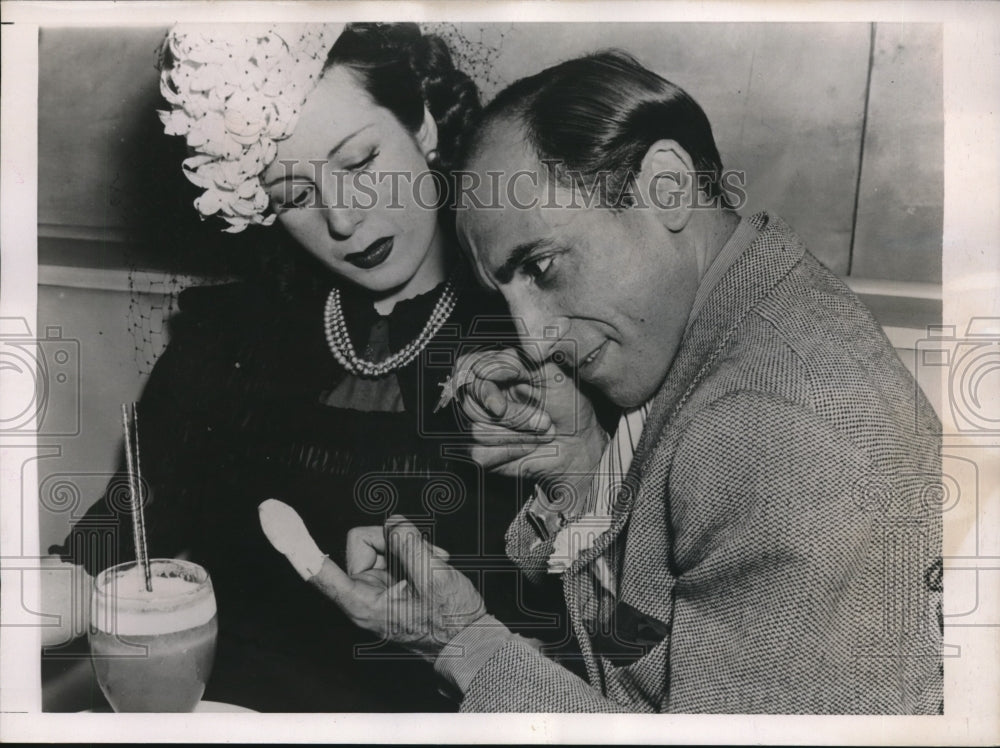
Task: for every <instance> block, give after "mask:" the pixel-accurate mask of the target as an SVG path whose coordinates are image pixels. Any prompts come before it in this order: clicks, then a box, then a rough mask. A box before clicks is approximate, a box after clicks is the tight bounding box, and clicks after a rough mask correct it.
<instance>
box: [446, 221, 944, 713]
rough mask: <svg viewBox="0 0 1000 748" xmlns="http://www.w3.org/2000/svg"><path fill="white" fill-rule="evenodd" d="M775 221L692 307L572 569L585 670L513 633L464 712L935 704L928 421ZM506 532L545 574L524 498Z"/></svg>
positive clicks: (934, 557)
mask: <svg viewBox="0 0 1000 748" xmlns="http://www.w3.org/2000/svg"><path fill="white" fill-rule="evenodd" d="M765 220H766V225H765V226H764V227H763V229H762V230H761V232H760V234H759V235H758V236H757V238H756V239H755V240H754V241H753V243H752V244H751V245H750V246H749V247H748V249H747V250H746V251H745V252H744V253H743V254H742V255H741V256H740V257H739V259H737V260H736V262H735V263H734V264H733V265H732V266H731V267H730V268H729V270H728V271H727V272H726V273H725V275H724V276H723V277H722V279H721V280H720V282H719V283H718V285H717V286H716V287H715V288H714V290H713V291H712V292H711V293H710V295H709V296H708V297H707V300H706V302H705V304H704V305H703V307H702V308H701V311H700V312H699V313H698V314H697V316H696V317H695V318H694V319H693V320H692V321H691V322H690V324H689V327H688V330H687V332H686V334H685V336H684V339H683V341H682V343H681V346H680V349H679V351H678V354H677V356H676V357H675V359H674V362H673V364H672V366H671V369H670V370H669V372H668V374H667V377H666V379H665V381H664V383H663V385H662V386H661V388H660V390H659V392H658V393H657V394H656V395H655V397H654V399H653V402H652V409H651V411H650V414H649V418H648V420H647V422H646V426H645V428H644V430H643V434H642V438H641V440H640V442H639V444H638V447H637V450H636V454H635V458H634V460H633V463H632V466H631V468H630V470H629V474H628V476H627V478H626V481H625V485H624V487H623V489H622V490H621V491H620V492H619V494H618V498H617V500H616V503H615V506H614V510H613V519H612V524H611V527H610V529H609V530H608V531H607V532H606V533H604V534H603V535H602V536H601V537H600V538H598V540H597V541H596V542H595V543H594V545H593V546H592V547H591V548H590V549H588V550H587V551H585V552H584V553H583V554H581V556H580V557H579V558H578V559H577V560H576V561H575V562H574V563H573V564H572V565H571V567H570V568H569V570H568V571H567V572H565V574H564V575H563V589H564V593H565V602H566V605H567V609H568V613H569V616H570V618H571V623H572V628H573V631H574V633H575V636H576V638H577V639H578V641H579V644H580V649H581V651H582V655H583V659H584V663H585V670H586V674H587V680H584V679H583V678H581V677H578V676H577V675H575V674H573V673H572V672H571V671H570V670H568V669H566V668H564V667H562V666H561V665H560V664H559V663H557V662H555V661H553V659H551V658H548V657H546V656H545V650H544V648H543V650H542V651H541V652H539V651H537V650H536V649H534V648H532V647H530V646H528V645H526V644H525V643H524V642H523V641H518V640H512V641H509V642H507V643H506V644H504V645H503V646H501V647H499V648H498V649H497V651H496V652H495V653H494V654H493V655H492V656H490V657H489V659H487V661H486V663H485V665H484V666H483V667H482V668H480V669H479V671H478V672H477V673H476V675H475V677H474V678H473V679H472V681H471V683H470V684H469V685H468V687H467V688H466V690H465V694H464V701H463V703H462V707H461V708H462V710H463V711H532V712H566V711H581V712H599V711H634V712H721V713H772V714H773V713H833V714H846V713H890V714H905V713H940V711H941V710H942V708H943V707H942V669H941V629H940V621H941V619H940V615H941V614H940V602H941V585H940V577H941V575H940V569H941V566H940V555H941V512H940V504H938V505H937V506H935V504H934V502H932V501H928V500H927V497H928V496H929V495H932V494H933V490H932V488H933V486H935V485H938V483H939V481H940V472H941V458H940V444H939V437H938V436H937V434H939V432H940V429H939V425H938V421H937V417H936V416H935V414H934V412H933V410H932V409H931V407H930V405H929V404H928V402H927V401H926V399H925V397H924V396H923V394H922V393H921V392H920V390H919V388H918V387H917V386H916V385H915V382H914V380H913V378H912V377H911V375H910V374H909V372H908V371H907V369H906V368H905V366H904V365H903V363H902V362H901V361H900V360H899V358H898V356H897V355H896V353H895V351H894V350H893V348H892V346H891V344H890V343H889V341H888V340H887V339H886V337H885V335H884V334H883V332H882V330H881V328H880V327H879V326H878V324H877V323H876V322H875V320H874V319H873V318H872V316H871V314H870V313H869V312H868V310H867V309H866V308H865V307H864V306H863V305H862V304H861V303H860V302H859V301H858V299H857V298H856V297H855V296H854V295H853V294H852V293H851V291H850V290H849V289H848V288H847V287H846V286H845V285H844V284H843V283H842V282H841V281H840V280H838V279H837V278H836V277H835V276H834V275H833V274H832V273H831V272H830V271H829V270H827V269H826V268H825V267H824V266H823V265H822V264H820V263H819V262H818V261H817V260H816V259H815V258H814V257H813V256H812V255H811V254H810V253H809V252H808V251H806V249H805V247H804V246H803V244H802V242H801V241H800V240H799V239H798V238H797V237H796V236H795V235H794V233H793V232H792V231H791V229H790V228H789V227H788V226H787V225H786V224H785V223H784V222H783V221H782V220H781V219H780V218H777V217H775V216H770V217H766V216H765ZM929 488H930V489H931V490H928V489H929ZM507 543H508V546H507V547H508V553H509V554H510V555H511V556H512V558H514V559H515V560H516V561H517V562H518V564H519V565H520V566H521V567H522V570H523V571H524V572H525V573H526V574H527V575H528V576H529V578H531V577H537V576H538V575H539V574H540V573H544V568H545V560H546V558H547V556H548V554H549V552H550V551H551V542H549V543H548V544H545V543H542V544H541V545H539V544H538V542H537V535H536V534H535V531H534V530H533V528H532V527H531V525H530V523H529V522H528V521H527V519H526V517H525V512H524V510H522V511H521V513H520V514H519V515H518V517H517V518H516V519H515V521H514V523H513V524H512V525H511V527H510V529H509V530H508V533H507ZM599 556H603V557H604V558H605V560H606V561H607V563H608V564H609V566H610V568H611V569H612V572H613V573H614V574H615V578H616V585H615V589H616V593H615V594H614V596H611V595H610V594H608V593H606V592H605V594H602V589H601V588H600V587H599V586H598V585H596V584H595V577H594V574H593V573H592V569H591V568H590V567H591V565H592V564H593V563H594V561H595V559H597V558H598V557H599Z"/></svg>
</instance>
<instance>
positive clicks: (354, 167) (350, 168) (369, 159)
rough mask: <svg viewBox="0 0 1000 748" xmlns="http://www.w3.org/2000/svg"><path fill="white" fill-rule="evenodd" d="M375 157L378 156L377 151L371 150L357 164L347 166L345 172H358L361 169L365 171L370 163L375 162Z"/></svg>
mask: <svg viewBox="0 0 1000 748" xmlns="http://www.w3.org/2000/svg"><path fill="white" fill-rule="evenodd" d="M376 156H378V151H376V150H372V151H371V152H370V153H369V154H368V155H367V156H365V157H364V158H363V159H362V160H361V161H358V162H357V163H354V164H351V165H350V166H348V167H347V170H348V171H360V170H362V169H365V168H367V167H369V166H371V163H372V161H374V160H375V157H376Z"/></svg>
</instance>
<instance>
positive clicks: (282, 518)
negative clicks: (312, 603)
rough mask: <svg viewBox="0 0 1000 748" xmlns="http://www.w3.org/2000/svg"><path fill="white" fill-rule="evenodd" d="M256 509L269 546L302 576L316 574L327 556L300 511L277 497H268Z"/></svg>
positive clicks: (310, 576)
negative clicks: (314, 538) (281, 554)
mask: <svg viewBox="0 0 1000 748" xmlns="http://www.w3.org/2000/svg"><path fill="white" fill-rule="evenodd" d="M257 509H258V511H259V512H260V526H261V528H262V529H263V530H264V534H265V535H266V536H267V539H268V540H270V541H271V545H273V546H274V547H275V549H276V550H278V551H281V552H282V553H283V554H285V557H286V558H287V559H288V561H289V563H290V564H291V565H292V566H294V567H295V571H297V572H298V573H299V574H300V575H301V576H302V578H303V579H305V580H307V581H308V580H310V579H312V578H313V577H314V576H316V575H317V574H318V573H319V570H320V569H322V568H323V561H324V560H325V559H326V558H327V556H326V554H325V553H323V552H322V551H321V550H320V549H319V546H318V545H316V541H315V540H313V538H312V535H310V534H309V530H307V529H306V525H305V522H303V521H302V517H300V516H299V513H298V512H296V511H295V510H294V509H292V508H291V507H290V506H288V504H286V503H285V502H283V501H278V500H277V499H267V500H266V501H263V502H261V504H260V506H259V507H257Z"/></svg>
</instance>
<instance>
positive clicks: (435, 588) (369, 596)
mask: <svg viewBox="0 0 1000 748" xmlns="http://www.w3.org/2000/svg"><path fill="white" fill-rule="evenodd" d="M275 505H280V509H281V511H273V510H275V509H278V507H276V506H275ZM288 511H291V510H290V508H288V507H287V506H285V505H282V504H281V502H277V501H275V500H273V499H271V500H268V501H266V502H264V503H263V504H262V505H261V524H262V526H263V528H264V532H265V534H266V535H267V536H268V538H269V539H270V540H271V542H272V544H274V545H275V547H276V548H278V550H281V551H282V552H283V553H285V554H286V555H289V551H288V550H287V549H290V548H294V549H296V550H295V552H296V553H302V554H303V555H305V556H313V555H315V554H319V556H320V557H321V556H322V554H320V553H319V550H318V548H316V543H315V541H314V540H313V539H312V537H311V536H309V534H308V532H306V530H305V526H304V525H302V524H301V520H298V516H297V515H295V519H296V520H298V522H297V523H285V524H283V525H281V526H279V524H278V523H281V522H283V520H282V517H283V516H287V512H288ZM296 534H297V536H295V535H296ZM447 558H448V554H447V553H445V552H444V551H443V550H441V549H440V548H437V547H436V546H434V545H431V544H430V543H428V542H427V541H425V540H424V539H423V537H421V535H420V531H419V530H418V529H417V528H416V527H415V526H414V525H413V524H412V523H410V522H409V521H408V520H406V519H405V518H403V517H391V518H390V519H389V521H388V522H386V524H385V527H361V528H356V529H354V530H352V531H351V532H350V533H349V534H348V536H347V571H344V570H343V569H341V568H340V567H339V566H338V565H337V564H336V563H334V562H333V561H331V560H330V559H329V558H322V561H321V562H320V563H319V564H317V567H318V568H316V569H314V570H313V569H312V568H311V565H310V564H306V565H305V566H303V565H302V564H299V563H296V562H295V561H293V565H295V567H296V569H298V570H299V572H300V574H302V576H303V578H305V579H306V580H307V581H308V582H310V583H311V584H313V585H315V586H316V587H317V588H319V590H320V591H321V592H322V593H323V594H324V595H326V596H327V597H328V598H330V599H331V600H332V601H333V602H334V603H336V605H337V606H338V607H339V608H340V609H341V610H343V611H344V613H346V614H347V616H348V617H349V618H350V619H351V620H352V621H353V622H354V623H355V624H357V625H358V626H360V627H361V628H364V629H367V630H368V631H373V632H375V633H376V634H379V635H380V636H382V637H383V638H384V639H386V640H387V641H392V642H395V643H397V644H399V645H401V646H403V647H405V648H407V649H409V650H410V651H412V652H416V653H418V654H420V655H422V656H423V657H424V658H425V659H427V660H429V661H431V662H433V661H434V659H435V658H436V657H437V655H438V653H439V652H440V651H441V650H442V649H443V648H444V646H445V645H446V644H447V643H448V642H449V641H451V639H452V638H453V637H454V636H455V635H456V634H457V633H458V632H459V631H461V630H462V629H463V628H465V627H466V626H468V625H469V624H471V623H473V622H474V621H476V620H477V619H479V618H480V617H482V616H483V615H484V614H485V613H486V610H485V606H484V604H483V599H482V597H480V595H479V593H478V592H477V591H476V588H475V587H474V586H473V585H472V582H471V581H469V579H468V578H467V577H466V576H465V575H464V574H462V573H461V572H459V571H457V570H455V569H454V568H453V567H452V566H450V565H449V564H448V563H447ZM290 560H291V559H290Z"/></svg>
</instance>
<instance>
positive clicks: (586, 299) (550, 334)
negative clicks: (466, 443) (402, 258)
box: [458, 123, 698, 407]
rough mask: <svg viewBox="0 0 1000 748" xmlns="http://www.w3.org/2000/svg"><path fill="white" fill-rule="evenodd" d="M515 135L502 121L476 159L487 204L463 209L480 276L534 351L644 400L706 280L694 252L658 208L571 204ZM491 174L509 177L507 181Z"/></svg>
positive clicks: (634, 400)
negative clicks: (701, 278) (668, 226)
mask: <svg viewBox="0 0 1000 748" xmlns="http://www.w3.org/2000/svg"><path fill="white" fill-rule="evenodd" d="M518 130H519V127H518V126H517V125H512V124H506V123H501V124H498V125H496V126H494V127H493V128H492V130H491V132H490V133H489V134H488V136H489V145H487V146H485V147H483V149H482V150H481V151H480V153H479V154H478V155H477V156H476V158H475V159H474V160H473V162H472V164H470V170H471V171H473V172H477V173H478V174H479V175H480V176H481V178H482V181H483V184H484V187H483V188H482V189H481V190H479V191H477V192H476V196H478V197H479V198H480V199H481V201H482V202H484V203H486V205H487V206H489V207H479V208H476V207H470V208H468V209H462V210H459V211H458V232H459V237H460V239H461V241H462V243H463V245H464V246H465V247H466V249H467V250H469V252H470V254H471V256H472V259H473V263H474V266H475V268H476V272H477V275H478V276H479V279H480V281H481V282H482V283H483V284H484V285H486V286H488V287H492V288H494V289H496V290H498V291H499V292H500V293H502V294H503V296H504V298H505V299H506V301H507V304H508V306H509V307H510V311H511V315H512V316H513V317H514V318H515V320H520V321H521V323H522V324H523V328H522V330H523V333H522V337H523V342H524V343H526V344H528V345H526V346H525V350H526V351H527V352H528V353H529V354H530V353H533V352H535V351H541V353H542V355H543V356H544V357H551V356H553V355H554V354H557V353H561V354H562V355H563V356H565V357H566V358H565V361H566V363H567V365H568V366H570V367H575V368H576V369H577V370H578V373H579V376H580V378H581V379H582V380H584V381H586V382H589V383H590V384H592V385H594V386H595V387H597V388H598V389H599V390H601V391H602V392H603V393H604V394H605V395H606V396H607V397H608V398H609V399H610V400H612V401H613V402H615V403H616V404H618V405H620V406H622V407H633V406H636V405H640V404H642V403H644V402H645V401H646V400H648V399H649V398H650V397H651V396H652V395H653V394H654V393H655V392H656V390H657V389H658V388H659V386H660V384H662V382H663V379H664V378H665V376H666V374H667V371H668V370H669V368H670V364H671V362H672V361H673V358H674V355H675V354H676V352H677V347H678V345H679V343H680V339H681V336H682V335H683V332H684V328H685V325H686V323H687V319H688V314H689V312H690V309H691V305H692V303H693V300H694V294H695V291H696V290H697V285H698V271H697V263H696V260H695V257H694V253H693V252H692V251H691V250H690V249H685V248H684V246H683V242H679V241H677V240H676V238H675V237H674V236H673V235H672V234H671V232H670V231H668V230H667V229H666V228H665V227H664V226H663V225H662V223H661V221H660V220H659V216H658V214H657V212H656V211H655V210H653V209H651V208H646V207H637V208H629V209H626V210H623V211H619V212H617V213H615V212H612V211H611V210H609V209H606V208H600V207H583V206H581V205H580V204H581V203H582V202H583V200H582V198H581V197H580V196H579V195H577V197H576V204H577V207H574V206H573V205H572V200H573V195H572V193H571V192H570V191H569V190H568V189H563V188H556V189H555V191H554V192H553V191H552V189H551V188H550V186H549V184H548V181H547V179H548V178H547V172H546V171H545V170H544V168H543V167H541V166H540V165H539V164H538V163H537V159H536V157H535V156H534V155H533V154H531V153H530V152H529V151H528V148H527V147H526V146H525V145H524V140H523V138H522V137H521V135H520V133H519V132H518ZM490 171H493V172H501V177H500V180H499V181H498V182H497V181H493V182H492V183H491V180H490V179H489V178H488V177H487V172H490ZM518 174H520V175H521V176H516V175H518ZM530 174H534V175H535V179H534V185H537V186H534V185H533V184H532V181H533V180H532V177H531V176H526V175H530ZM493 179H494V180H495V177H494V178H493ZM497 187H499V189H496V188H497ZM464 202H465V203H466V204H469V203H470V201H469V200H468V199H466V200H465V201H464ZM526 204H529V205H531V207H527V208H525V207H523V206H524V205H526ZM556 206H560V207H556ZM498 208H499V209H498ZM556 360H557V361H558V360H559V358H558V357H557V358H556Z"/></svg>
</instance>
